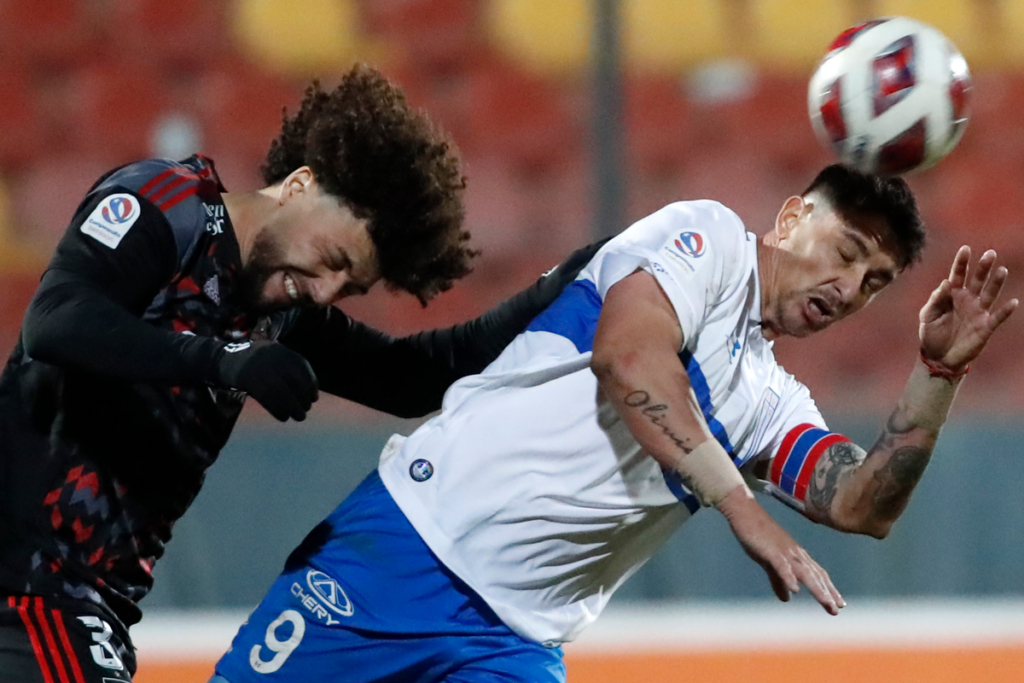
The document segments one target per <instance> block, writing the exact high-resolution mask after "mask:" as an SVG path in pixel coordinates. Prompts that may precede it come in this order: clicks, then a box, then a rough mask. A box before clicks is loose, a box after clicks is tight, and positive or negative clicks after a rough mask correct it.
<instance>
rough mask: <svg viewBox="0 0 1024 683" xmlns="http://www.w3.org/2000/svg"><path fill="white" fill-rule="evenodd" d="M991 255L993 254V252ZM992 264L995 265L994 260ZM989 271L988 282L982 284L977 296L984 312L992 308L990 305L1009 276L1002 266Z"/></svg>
mask: <svg viewBox="0 0 1024 683" xmlns="http://www.w3.org/2000/svg"><path fill="white" fill-rule="evenodd" d="M986 253H989V252H986ZM992 253H993V254H994V253H995V252H992ZM993 263H995V261H994V260H993ZM990 270H991V274H990V275H989V278H988V280H987V281H986V282H984V283H983V284H982V286H981V292H980V293H979V294H978V303H979V304H981V307H982V308H984V309H985V310H988V309H990V308H992V304H994V303H995V302H996V299H998V298H999V293H1000V292H1002V291H1003V285H1004V284H1006V277H1007V275H1009V271H1008V270H1006V268H1005V267H1004V266H999V267H998V268H991V269H990Z"/></svg>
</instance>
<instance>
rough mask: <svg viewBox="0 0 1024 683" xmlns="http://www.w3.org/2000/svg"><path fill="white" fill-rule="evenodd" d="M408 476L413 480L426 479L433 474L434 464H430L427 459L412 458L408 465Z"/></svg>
mask: <svg viewBox="0 0 1024 683" xmlns="http://www.w3.org/2000/svg"><path fill="white" fill-rule="evenodd" d="M409 476H410V477H412V478H413V480H415V481H426V480H427V479H430V478H431V477H432V476H434V466H433V465H431V464H430V461H429V460H423V459H422V458H421V459H419V460H414V461H413V463H412V464H411V465H409Z"/></svg>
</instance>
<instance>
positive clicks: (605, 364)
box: [590, 347, 640, 386]
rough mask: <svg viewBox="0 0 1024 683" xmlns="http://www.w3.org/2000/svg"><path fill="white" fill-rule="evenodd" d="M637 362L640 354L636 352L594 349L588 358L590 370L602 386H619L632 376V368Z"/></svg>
mask: <svg viewBox="0 0 1024 683" xmlns="http://www.w3.org/2000/svg"><path fill="white" fill-rule="evenodd" d="M639 361H640V354H639V353H638V352H636V351H611V350H608V349H599V348H597V347H595V348H594V353H593V355H592V356H591V358H590V369H591V371H592V372H593V373H594V376H596V377H597V381H598V382H599V383H600V384H601V385H602V386H605V385H608V384H609V383H615V384H619V383H622V382H624V381H625V380H626V378H627V377H629V376H630V375H631V374H632V372H631V370H632V368H634V367H636V366H637V365H638V364H639Z"/></svg>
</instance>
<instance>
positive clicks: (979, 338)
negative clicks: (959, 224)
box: [918, 245, 1017, 374]
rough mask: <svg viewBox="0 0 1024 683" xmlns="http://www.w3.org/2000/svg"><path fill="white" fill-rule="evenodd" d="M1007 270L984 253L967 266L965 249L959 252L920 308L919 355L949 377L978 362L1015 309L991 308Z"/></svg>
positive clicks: (1008, 304)
mask: <svg viewBox="0 0 1024 683" xmlns="http://www.w3.org/2000/svg"><path fill="white" fill-rule="evenodd" d="M1006 276H1007V270H1006V268H1005V267H1003V266H998V267H997V266H996V252H994V251H992V250H991V249H989V250H988V251H986V252H985V253H984V254H982V255H981V258H979V259H978V263H977V264H975V265H974V266H971V248H970V247H968V246H966V245H965V246H962V247H960V250H959V251H957V253H956V257H955V258H954V259H953V267H952V268H951V269H950V272H949V278H947V279H945V280H943V281H942V283H941V284H940V285H939V286H938V287H936V289H935V291H933V292H932V295H931V297H929V298H928V303H926V304H925V305H924V308H922V309H921V314H920V320H921V325H920V327H919V329H918V333H919V335H920V337H921V353H922V354H923V355H924V357H925V358H927V359H928V360H929V361H931V362H933V363H938V364H940V365H941V366H943V367H944V368H946V369H948V370H949V371H950V373H951V374H959V373H961V372H963V371H964V370H965V368H966V367H967V364H968V363H970V362H971V361H973V360H974V359H975V358H977V357H978V354H980V353H981V351H982V349H984V348H985V344H987V343H988V340H989V338H991V336H992V334H993V333H994V332H995V331H996V329H997V328H998V327H999V326H1000V325H1002V324H1003V323H1004V322H1005V321H1006V319H1007V318H1009V317H1010V314H1011V313H1013V311H1014V310H1015V309H1016V308H1017V299H1010V300H1008V301H1004V302H1002V303H999V304H997V301H998V299H999V294H1000V293H1001V292H1002V291H1003V285H1004V284H1005V283H1006Z"/></svg>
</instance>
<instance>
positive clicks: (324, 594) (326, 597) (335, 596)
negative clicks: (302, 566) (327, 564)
mask: <svg viewBox="0 0 1024 683" xmlns="http://www.w3.org/2000/svg"><path fill="white" fill-rule="evenodd" d="M306 587H307V588H308V592H307V590H306V588H303V587H302V585H301V584H300V583H299V582H298V581H296V582H294V583H292V589H291V593H292V595H294V596H295V597H296V598H298V599H299V602H301V603H302V606H303V607H305V608H306V609H307V610H309V612H310V613H311V614H312V615H313V616H315V617H316V618H317V619H319V620H321V621H323V622H324V623H325V624H327V625H328V626H333V625H335V624H340V623H341V622H340V621H338V620H337V619H335V618H334V617H333V616H331V613H332V612H333V613H334V614H339V615H341V616H343V617H350V616H352V615H353V614H354V613H355V611H356V610H355V607H354V606H353V605H352V601H351V600H349V599H348V595H346V594H345V591H344V590H343V589H342V587H341V586H340V585H338V582H337V581H335V580H334V579H333V578H332V577H330V576H328V575H327V574H325V573H323V572H321V571H317V570H316V569H310V570H309V571H308V572H306Z"/></svg>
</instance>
